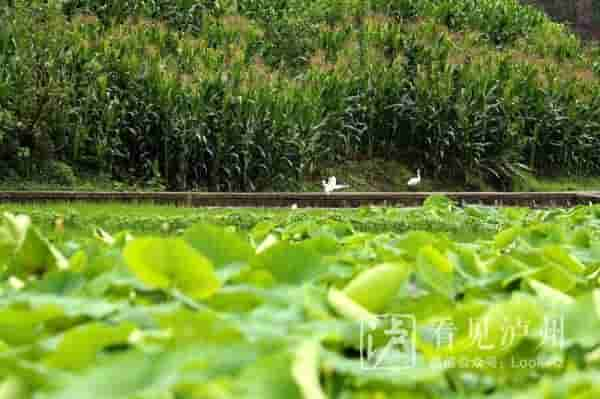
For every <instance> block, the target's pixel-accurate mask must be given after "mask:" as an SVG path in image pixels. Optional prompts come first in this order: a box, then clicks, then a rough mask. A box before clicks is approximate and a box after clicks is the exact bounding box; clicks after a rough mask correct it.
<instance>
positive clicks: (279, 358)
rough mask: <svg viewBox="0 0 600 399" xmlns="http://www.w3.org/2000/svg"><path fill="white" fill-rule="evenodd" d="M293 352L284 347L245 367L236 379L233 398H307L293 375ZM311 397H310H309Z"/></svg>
mask: <svg viewBox="0 0 600 399" xmlns="http://www.w3.org/2000/svg"><path fill="white" fill-rule="evenodd" d="M293 362H294V353H293V352H291V351H289V350H287V349H284V350H283V351H279V352H278V353H274V354H272V355H268V356H265V357H262V358H260V359H258V360H257V362H256V363H254V364H253V365H251V366H249V367H247V368H246V369H245V370H244V371H243V372H242V373H241V375H240V376H239V378H238V380H237V384H236V385H237V387H236V392H235V396H232V397H235V398H240V399H257V398H261V399H309V398H307V397H304V396H303V394H302V391H301V389H300V387H299V386H298V384H297V383H296V380H295V379H294V375H293V374H292V364H293ZM311 399H312V398H311Z"/></svg>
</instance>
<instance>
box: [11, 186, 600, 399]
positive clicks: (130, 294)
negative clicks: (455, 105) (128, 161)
mask: <svg viewBox="0 0 600 399" xmlns="http://www.w3.org/2000/svg"><path fill="white" fill-rule="evenodd" d="M0 213H1V214H2V216H1V219H0V399H30V398H31V399H63V398H64V399H67V398H69V399H71V398H78V399H100V398H101V399H107V398H111V399H134V398H135V399H142V398H144V399H163V398H164V399H196V398H202V399H204V398H215V399H216V398H253V399H254V398H261V399H263V398H264V399H267V398H273V399H279V398H281V399H284V398H285V399H293V398H298V399H300V398H304V399H322V398H343V399H349V398H360V399H363V398H364V399H366V398H373V399H375V398H376V399H386V398H578V399H581V398H596V397H599V395H600V349H599V348H600V345H599V344H600V289H599V284H600V281H599V278H598V277H599V276H600V274H599V270H600V207H598V206H580V207H576V208H572V209H547V210H530V209H524V208H491V207H481V206H466V207H459V206H457V205H456V204H453V203H452V202H450V201H449V200H448V199H446V198H443V197H432V198H430V199H429V200H428V201H427V202H426V203H425V204H424V206H423V207H420V208H407V209H399V208H362V209H355V210H281V209H279V210H272V209H252V210H241V209H208V210H207V209H184V208H174V207H164V206H150V205H118V204H109V205H99V204H94V205H89V204H88V205H78V204H54V205H52V204H50V205H6V204H4V205H0Z"/></svg>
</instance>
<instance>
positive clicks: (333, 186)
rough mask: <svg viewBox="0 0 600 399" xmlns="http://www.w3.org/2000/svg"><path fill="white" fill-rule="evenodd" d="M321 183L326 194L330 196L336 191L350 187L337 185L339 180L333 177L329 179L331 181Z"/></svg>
mask: <svg viewBox="0 0 600 399" xmlns="http://www.w3.org/2000/svg"><path fill="white" fill-rule="evenodd" d="M321 183H322V184H323V190H325V193H327V194H329V193H331V192H333V191H335V190H341V189H343V188H348V187H350V186H348V185H345V184H337V179H336V178H335V176H331V177H330V178H329V180H327V181H325V180H323V181H322V182H321Z"/></svg>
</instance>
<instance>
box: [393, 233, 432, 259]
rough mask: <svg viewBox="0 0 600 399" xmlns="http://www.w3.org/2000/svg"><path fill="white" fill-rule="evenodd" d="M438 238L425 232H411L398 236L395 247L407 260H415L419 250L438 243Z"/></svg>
mask: <svg viewBox="0 0 600 399" xmlns="http://www.w3.org/2000/svg"><path fill="white" fill-rule="evenodd" d="M438 241H440V239H439V237H438V236H436V235H434V234H432V233H428V232H425V231H411V232H409V233H406V234H403V235H402V236H400V237H399V238H398V240H397V242H396V243H395V246H396V247H397V248H399V249H401V250H402V251H404V254H405V256H406V257H407V258H408V259H409V260H414V259H416V258H417V256H418V254H419V252H420V250H421V248H423V247H425V246H427V245H431V244H432V243H438Z"/></svg>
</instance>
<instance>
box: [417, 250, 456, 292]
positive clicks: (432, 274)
mask: <svg viewBox="0 0 600 399" xmlns="http://www.w3.org/2000/svg"><path fill="white" fill-rule="evenodd" d="M453 270H454V269H453V267H452V263H450V261H449V260H448V258H447V257H446V256H444V255H442V254H441V253H440V252H439V251H438V250H437V249H435V248H434V247H432V246H430V245H428V246H425V247H423V248H421V250H420V251H419V255H418V257H417V276H418V277H419V278H420V279H421V280H422V281H423V282H425V284H427V285H428V286H429V288H431V289H432V290H434V291H435V292H437V293H438V294H441V295H443V296H445V297H448V298H452V297H453V296H454V293H455V292H454V291H455V290H454V274H453Z"/></svg>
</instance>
